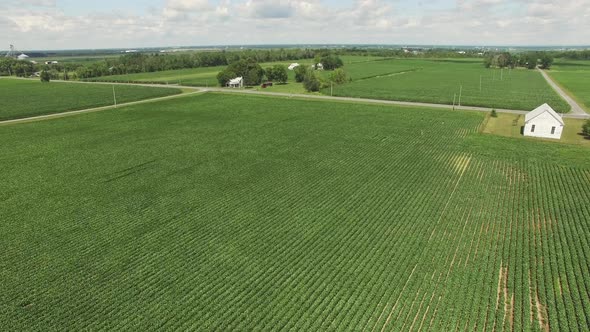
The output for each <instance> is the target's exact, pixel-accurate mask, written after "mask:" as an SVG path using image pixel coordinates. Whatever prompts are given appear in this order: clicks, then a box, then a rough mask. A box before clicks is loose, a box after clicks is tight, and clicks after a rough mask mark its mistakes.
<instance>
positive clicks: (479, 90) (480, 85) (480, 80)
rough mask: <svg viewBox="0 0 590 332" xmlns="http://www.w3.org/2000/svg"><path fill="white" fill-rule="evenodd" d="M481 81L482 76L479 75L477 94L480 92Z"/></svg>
mask: <svg viewBox="0 0 590 332" xmlns="http://www.w3.org/2000/svg"><path fill="white" fill-rule="evenodd" d="M481 81H482V76H481V75H479V92H481Z"/></svg>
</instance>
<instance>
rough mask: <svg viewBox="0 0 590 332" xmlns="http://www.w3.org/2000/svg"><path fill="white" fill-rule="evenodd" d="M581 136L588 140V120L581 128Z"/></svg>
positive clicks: (589, 122)
mask: <svg viewBox="0 0 590 332" xmlns="http://www.w3.org/2000/svg"><path fill="white" fill-rule="evenodd" d="M582 134H584V136H586V137H587V138H590V120H586V122H585V123H584V125H583V126H582Z"/></svg>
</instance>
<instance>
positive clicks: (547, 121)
mask: <svg viewBox="0 0 590 332" xmlns="http://www.w3.org/2000/svg"><path fill="white" fill-rule="evenodd" d="M564 126H565V123H564V122H563V119H562V118H561V116H560V115H559V114H557V112H555V111H554V110H553V109H552V108H551V106H549V105H548V104H543V105H541V106H539V107H537V108H536V109H534V110H532V111H531V112H529V113H527V115H526V117H525V123H524V132H523V134H524V136H532V137H542V138H553V139H561V134H562V132H563V127H564Z"/></svg>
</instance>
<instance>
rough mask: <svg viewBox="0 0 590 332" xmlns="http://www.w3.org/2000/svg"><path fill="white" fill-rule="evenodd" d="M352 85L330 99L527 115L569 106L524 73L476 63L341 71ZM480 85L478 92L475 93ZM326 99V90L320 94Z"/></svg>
mask: <svg viewBox="0 0 590 332" xmlns="http://www.w3.org/2000/svg"><path fill="white" fill-rule="evenodd" d="M345 68H346V70H347V71H348V72H349V73H350V75H351V77H352V78H353V82H351V83H348V84H344V85H341V86H337V87H336V88H335V89H334V95H337V96H346V97H361V98H375V99H390V100H401V101H419V102H429V103H437V104H453V100H454V99H455V100H456V103H457V104H458V103H459V96H461V104H462V105H469V106H483V107H490V108H506V109H517V110H532V109H534V108H536V107H537V106H539V105H541V104H543V103H545V102H547V103H549V104H550V105H551V106H552V107H553V108H554V109H556V110H558V111H560V112H567V111H569V105H567V103H566V102H565V101H564V100H562V99H561V98H560V97H559V96H558V95H557V94H556V93H555V92H554V91H553V90H552V89H551V87H550V86H549V85H548V84H547V82H545V80H544V79H543V77H542V76H541V74H540V73H537V72H535V71H530V70H521V69H518V70H508V69H506V70H503V71H501V70H499V69H486V68H484V67H483V65H482V63H481V59H475V60H471V59H466V60H463V59H462V60H456V59H455V60H423V59H419V60H416V59H396V60H386V61H375V62H370V63H358V64H352V65H349V66H346V67H345ZM480 79H481V91H480ZM323 93H325V94H329V90H328V89H326V90H324V91H323Z"/></svg>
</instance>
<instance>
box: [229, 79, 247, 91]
mask: <svg viewBox="0 0 590 332" xmlns="http://www.w3.org/2000/svg"><path fill="white" fill-rule="evenodd" d="M227 86H228V87H230V88H243V87H244V78H243V77H236V78H234V79H231V80H229V82H228V83H227Z"/></svg>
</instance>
